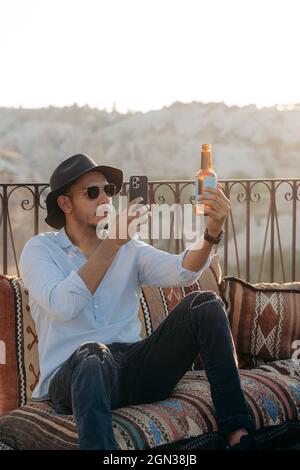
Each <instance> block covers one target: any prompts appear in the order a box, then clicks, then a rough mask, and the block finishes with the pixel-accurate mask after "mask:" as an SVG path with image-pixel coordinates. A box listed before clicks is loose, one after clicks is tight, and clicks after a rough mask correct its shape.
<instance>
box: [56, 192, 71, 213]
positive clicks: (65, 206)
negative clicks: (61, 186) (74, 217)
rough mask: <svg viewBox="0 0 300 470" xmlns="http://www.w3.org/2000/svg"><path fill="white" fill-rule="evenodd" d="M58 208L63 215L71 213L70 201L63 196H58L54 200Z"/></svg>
mask: <svg viewBox="0 0 300 470" xmlns="http://www.w3.org/2000/svg"><path fill="white" fill-rule="evenodd" d="M56 201H57V205H58V207H59V208H60V209H61V210H62V211H63V212H64V213H65V214H70V213H71V212H72V203H71V199H70V198H69V197H68V196H65V195H64V194H60V195H59V196H58V198H57V199H56Z"/></svg>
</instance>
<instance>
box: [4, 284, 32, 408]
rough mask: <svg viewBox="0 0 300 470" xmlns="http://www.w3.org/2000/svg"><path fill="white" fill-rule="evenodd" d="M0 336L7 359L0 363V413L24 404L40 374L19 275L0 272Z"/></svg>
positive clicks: (26, 297)
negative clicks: (11, 275) (17, 277)
mask: <svg viewBox="0 0 300 470" xmlns="http://www.w3.org/2000/svg"><path fill="white" fill-rule="evenodd" d="M0 305H1V308H0V339H1V340H3V342H4V344H5V345H6V363H5V364H0V416H1V415H2V414H5V413H7V412H8V411H10V410H13V409H15V408H17V407H18V406H20V405H24V404H25V403H26V401H27V399H29V398H30V397H31V394H32V391H33V389H34V387H35V386H36V384H37V382H38V378H39V360H38V350H37V336H36V332H35V325H34V322H33V320H32V317H31V315H30V309H29V307H28V292H27V291H26V290H25V289H24V285H23V282H22V280H21V279H16V278H15V277H10V276H3V275H0Z"/></svg>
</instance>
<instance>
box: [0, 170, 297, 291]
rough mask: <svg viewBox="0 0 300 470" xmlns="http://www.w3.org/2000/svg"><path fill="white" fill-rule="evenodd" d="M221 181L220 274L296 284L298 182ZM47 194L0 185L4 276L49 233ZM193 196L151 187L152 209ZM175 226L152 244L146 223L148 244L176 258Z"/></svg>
mask: <svg viewBox="0 0 300 470" xmlns="http://www.w3.org/2000/svg"><path fill="white" fill-rule="evenodd" d="M220 182H221V183H222V186H223V190H224V192H225V194H226V195H227V197H228V198H229V199H230V201H231V212H230V215H229V217H228V219H227V222H226V227H225V239H224V243H223V244H222V245H221V246H219V247H218V251H219V253H220V256H221V261H222V270H223V275H236V276H238V277H241V278H243V279H245V280H246V281H250V282H260V281H263V282H275V281H276V282H288V281H294V280H300V266H299V265H300V263H299V256H300V239H299V238H300V236H299V227H300V204H299V202H300V178H290V179H243V180H238V179H234V180H229V179H228V180H220ZM48 191H49V187H48V184H47V183H2V184H1V183H0V244H1V245H0V263H1V264H2V269H0V270H1V271H2V272H3V273H4V274H7V273H9V274H19V267H18V259H19V256H20V253H21V250H22V248H23V246H24V243H25V242H26V241H27V240H28V239H29V238H30V237H31V236H33V235H35V234H37V233H39V232H41V231H49V230H51V228H50V227H49V226H48V225H46V223H45V222H44V220H43V219H44V217H45V197H46V195H47V193H48ZM127 191H128V182H124V184H123V188H122V192H121V195H126V194H127ZM193 194H194V181H150V182H149V202H150V203H151V204H153V203H155V204H162V203H167V204H187V203H189V202H193ZM175 223H176V221H175V222H174V219H173V221H172V225H171V232H170V237H169V239H168V240H153V239H151V233H152V232H151V219H150V221H149V239H148V242H149V243H151V244H153V245H154V246H157V247H158V248H160V249H164V250H165V251H169V252H173V253H180V252H181V251H182V250H183V249H184V248H185V246H186V241H185V239H184V237H182V238H174V231H175V229H176V227H175ZM298 247H299V248H298ZM297 248H298V249H297ZM1 264H0V266H1Z"/></svg>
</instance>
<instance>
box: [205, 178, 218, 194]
mask: <svg viewBox="0 0 300 470" xmlns="http://www.w3.org/2000/svg"><path fill="white" fill-rule="evenodd" d="M205 187H206V188H216V187H217V178H215V177H214V176H206V178H204V179H203V188H205ZM204 194H208V193H205V192H204Z"/></svg>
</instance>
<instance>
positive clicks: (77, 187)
mask: <svg viewBox="0 0 300 470" xmlns="http://www.w3.org/2000/svg"><path fill="white" fill-rule="evenodd" d="M107 183H108V181H107V179H106V178H105V176H104V175H103V174H102V173H100V172H99V171H89V172H88V173H86V174H85V175H83V176H81V177H80V178H79V179H78V180H77V181H76V182H75V183H74V184H73V185H72V186H71V188H70V189H69V192H68V194H69V196H67V198H68V200H69V201H67V203H68V202H69V212H67V213H66V220H67V223H68V220H73V221H74V222H76V223H77V224H79V225H80V226H82V227H86V228H87V227H90V228H93V229H96V227H97V223H98V222H100V221H101V220H102V219H104V217H105V216H107V214H104V215H102V216H96V210H97V207H98V206H99V205H101V204H110V205H111V204H112V198H111V197H109V196H107V195H106V194H105V192H104V190H103V186H104V185H106V184H107ZM90 186H100V187H101V189H100V192H99V195H98V197H96V198H95V199H90V198H89V197H88V194H87V191H85V190H86V188H87V187H90Z"/></svg>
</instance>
